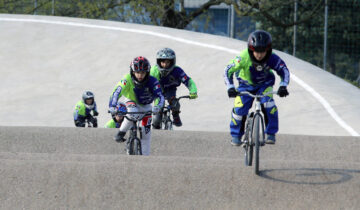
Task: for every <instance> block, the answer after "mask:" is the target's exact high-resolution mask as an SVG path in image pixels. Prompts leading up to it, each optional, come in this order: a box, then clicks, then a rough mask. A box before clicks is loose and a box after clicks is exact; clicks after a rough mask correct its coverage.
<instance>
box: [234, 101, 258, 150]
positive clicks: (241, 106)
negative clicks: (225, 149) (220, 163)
mask: <svg viewBox="0 0 360 210" xmlns="http://www.w3.org/2000/svg"><path fill="white" fill-rule="evenodd" d="M252 102H253V98H251V97H250V96H247V95H243V96H241V97H240V96H237V97H236V98H235V101H234V108H233V110H232V113H231V121H230V134H231V136H232V144H233V145H237V146H238V145H240V144H241V137H242V135H243V134H244V124H245V116H246V115H247V114H248V112H249V109H250V108H251V105H252Z"/></svg>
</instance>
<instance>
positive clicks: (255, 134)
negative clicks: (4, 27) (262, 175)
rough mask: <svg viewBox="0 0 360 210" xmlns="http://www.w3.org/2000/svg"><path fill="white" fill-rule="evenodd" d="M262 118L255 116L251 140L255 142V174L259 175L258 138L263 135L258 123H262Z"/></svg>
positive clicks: (258, 115)
mask: <svg viewBox="0 0 360 210" xmlns="http://www.w3.org/2000/svg"><path fill="white" fill-rule="evenodd" d="M262 121H263V120H262V117H261V115H260V114H258V113H257V114H255V116H254V123H253V130H252V131H253V135H252V136H253V140H254V141H255V174H256V175H259V166H260V146H261V145H260V144H261V143H260V137H261V136H262V135H263V134H261V133H260V132H262V129H260V126H261V125H260V123H261V122H262Z"/></svg>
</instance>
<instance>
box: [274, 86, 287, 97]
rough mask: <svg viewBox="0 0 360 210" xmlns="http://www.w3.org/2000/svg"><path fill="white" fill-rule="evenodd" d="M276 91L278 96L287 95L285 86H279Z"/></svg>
mask: <svg viewBox="0 0 360 210" xmlns="http://www.w3.org/2000/svg"><path fill="white" fill-rule="evenodd" d="M277 93H278V95H279V96H280V97H286V96H287V95H289V92H288V91H287V88H286V86H280V87H279V89H278V92H277Z"/></svg>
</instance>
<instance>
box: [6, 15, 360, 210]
mask: <svg viewBox="0 0 360 210" xmlns="http://www.w3.org/2000/svg"><path fill="white" fill-rule="evenodd" d="M0 31H1V33H0V39H1V42H0V49H1V50H0V63H1V65H0V73H1V75H2V76H1V77H0V94H1V96H2V99H1V100H0V107H1V109H0V209H359V208H360V200H359V194H360V156H359V151H360V143H359V142H360V137H359V133H360V123H359V119H360V111H359V109H358V107H360V91H359V89H358V88H356V87H354V86H352V85H350V84H348V83H346V82H345V81H343V80H341V79H339V78H337V77H335V76H333V75H331V74H329V73H327V72H324V71H323V70H321V69H319V68H317V67H315V66H313V65H311V64H309V63H306V62H304V61H301V60H299V59H297V58H294V57H292V56H290V55H287V54H285V53H282V52H278V51H275V52H276V53H277V54H279V55H280V57H282V58H283V59H284V60H285V62H286V63H287V65H288V67H289V69H290V71H291V73H292V75H291V84H290V86H289V92H290V95H289V96H288V97H286V98H278V97H277V98H275V101H276V103H277V105H278V108H279V116H280V130H279V134H278V135H277V142H276V144H275V145H266V146H265V147H262V148H261V154H260V155H261V157H260V175H259V176H257V175H255V174H254V168H253V167H246V166H245V165H244V153H243V150H242V148H240V147H234V146H231V145H230V143H229V142H230V134H229V131H228V124H229V120H230V110H231V108H232V100H231V99H228V98H227V95H226V87H225V85H224V82H223V78H222V73H223V69H224V68H225V66H226V64H227V63H228V61H229V60H230V59H232V58H234V57H235V56H236V55H237V53H238V52H239V51H240V50H241V49H243V48H244V47H246V43H245V42H242V41H239V40H233V39H229V38H226V37H219V36H213V35H208V34H202V33H194V32H190V31H182V30H176V29H170V28H163V27H155V26H145V25H138V24H128V23H119V22H111V21H100V20H87V19H73V18H61V17H46V16H22V15H4V14H2V15H0ZM274 40H276V39H274ZM162 47H171V48H173V49H174V50H175V52H176V53H177V63H178V65H180V66H181V67H183V69H184V70H185V72H186V73H188V74H189V76H191V77H192V78H193V79H194V81H195V83H196V84H197V86H198V90H199V98H198V99H196V100H184V101H182V104H181V105H182V113H181V116H182V120H183V124H184V126H183V127H181V128H175V130H174V131H159V130H153V131H152V132H153V135H152V144H151V155H150V156H148V157H144V156H141V157H140V156H137V157H134V156H128V155H126V154H125V151H124V147H125V146H124V143H116V142H115V141H113V140H112V137H113V135H114V134H115V133H116V130H115V129H105V128H97V129H90V128H75V127H74V126H73V121H72V111H73V108H74V106H75V104H76V102H77V101H78V100H80V98H81V94H82V92H83V91H85V90H87V89H89V90H91V91H93V92H94V93H95V99H96V101H97V104H98V106H99V112H100V116H99V118H98V119H99V123H100V125H103V124H105V123H106V121H107V120H109V119H110V116H108V114H107V113H106V110H107V103H108V99H109V96H110V94H111V91H112V89H113V87H114V86H115V84H116V83H117V82H118V81H119V80H120V79H121V77H122V76H123V75H124V74H125V73H127V72H128V71H129V63H130V61H131V60H132V58H134V57H136V56H138V55H143V56H145V57H147V58H149V60H150V61H151V63H152V64H154V63H155V54H156V51H157V50H158V49H160V48H162ZM277 81H279V80H277ZM186 92H187V91H186V88H185V87H183V86H182V88H180V89H179V95H182V94H186Z"/></svg>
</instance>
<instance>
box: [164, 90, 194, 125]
mask: <svg viewBox="0 0 360 210" xmlns="http://www.w3.org/2000/svg"><path fill="white" fill-rule="evenodd" d="M182 98H190V96H180V97H179V98H176V99H177V101H180V99H182ZM165 103H166V104H167V105H165V106H164V107H163V108H162V109H161V113H162V119H161V124H160V127H161V128H162V129H164V130H173V120H172V117H171V106H170V104H168V102H165Z"/></svg>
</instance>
